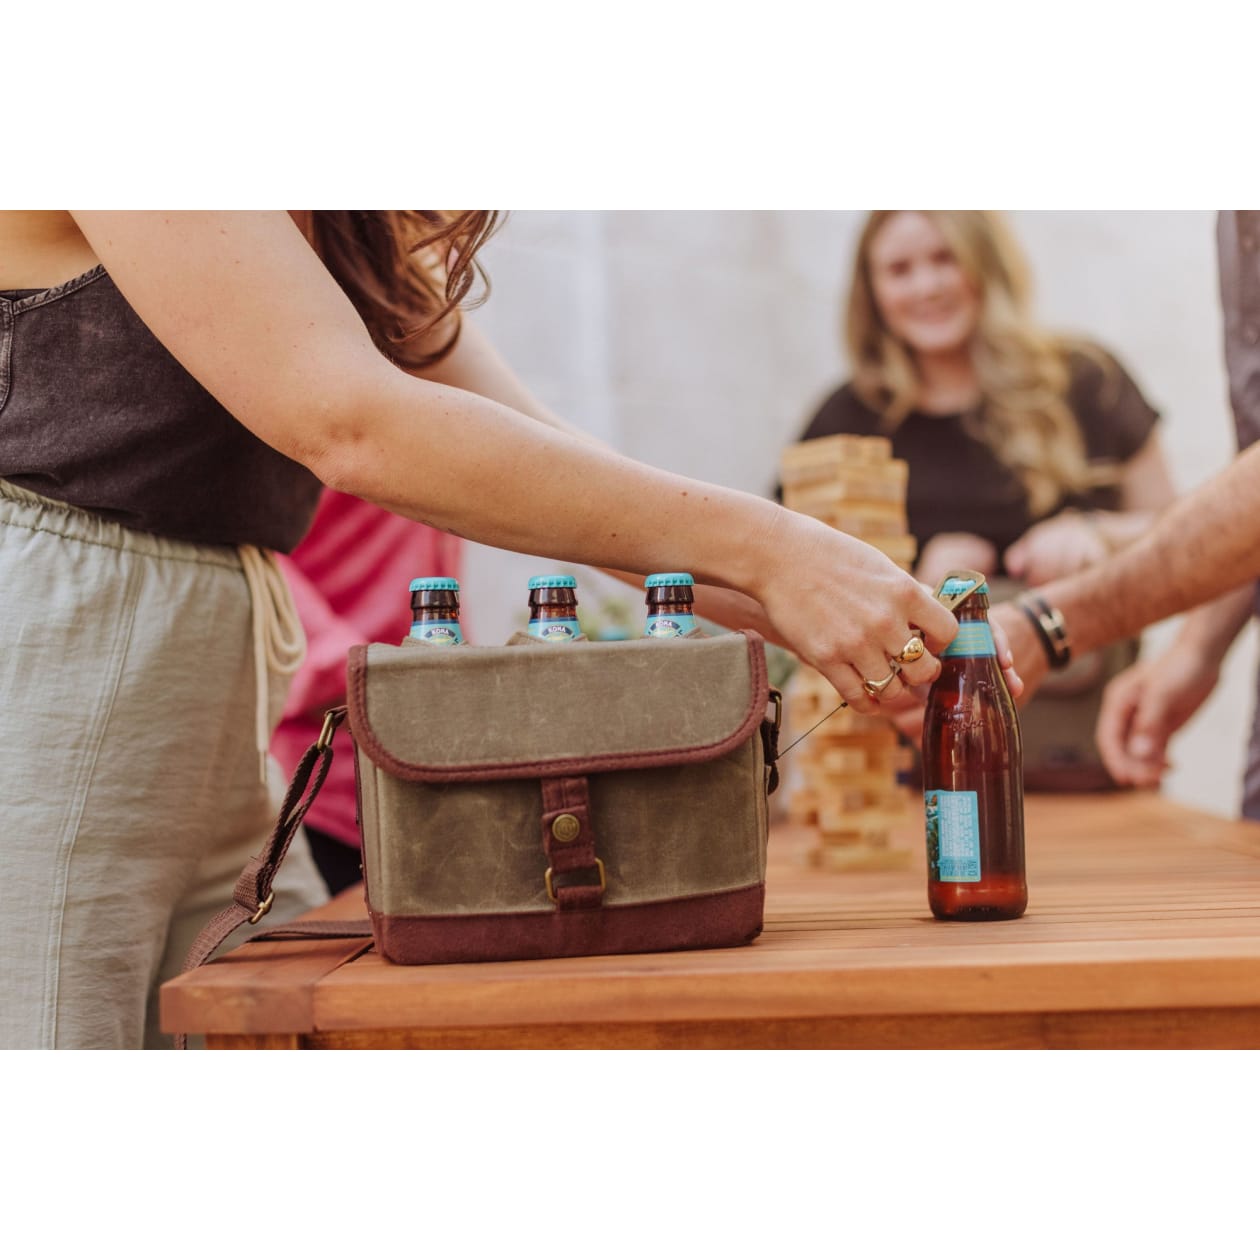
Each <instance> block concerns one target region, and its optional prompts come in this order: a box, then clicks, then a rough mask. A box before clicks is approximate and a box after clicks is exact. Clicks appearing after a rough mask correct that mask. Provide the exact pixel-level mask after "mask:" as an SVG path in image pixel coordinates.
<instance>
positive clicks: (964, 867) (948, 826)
mask: <svg viewBox="0 0 1260 1260" xmlns="http://www.w3.org/2000/svg"><path fill="white" fill-rule="evenodd" d="M923 806H924V813H925V816H926V820H927V854H928V873H929V875H930V877H931V878H932V879H935V880H941V881H944V882H947V883H952V884H974V883H976V882H977V881H978V880H979V879H980V813H979V808H978V806H977V803H976V794H975V793H974V792H944V791H940V790H938V789H933V790H931V791H927V792H924V793H923Z"/></svg>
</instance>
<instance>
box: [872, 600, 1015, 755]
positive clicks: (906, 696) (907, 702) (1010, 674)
mask: <svg viewBox="0 0 1260 1260" xmlns="http://www.w3.org/2000/svg"><path fill="white" fill-rule="evenodd" d="M1004 606H1005V607H1009V605H998V607H999V608H1000V607H1004ZM989 625H990V626H991V627H992V630H993V646H994V647H995V648H996V649H997V659H998V664H999V665H1000V666H1001V667H1002V674H1003V676H1004V677H1005V679H1006V685H1007V687H1009V688H1010V692H1011V697H1012V699H1015V700H1018V699H1019V698H1020V697H1021V696H1022V695H1023V694H1024V679H1023V677H1022V675H1021V674H1020V672H1019V670H1018V668H1017V667H1016V664H1015V656H1014V653H1013V651H1012V649H1011V642H1010V639H1009V638H1008V637H1007V633H1006V628H1005V626H1003V624H1002V622H1001V621H1000V620H999V619H997V618H991V619H990V622H989ZM927 696H928V688H927V687H916V688H915V689H914V690H913V691H903V692H902V693H901V694H900V695H899V696H896V697H895V698H894V699H893V700H892V701H890V702H889V703H888V704H885V705H883V707H882V712H883V715H884V717H886V718H888V720H889V721H890V722H892V724H893V725H894V726H895V727H896V728H897V729H898V730H899V731H900V732H901V733H902V734H903V735H905V736H906V737H907V738H908V739H912V740H914V741H915V742H916V743H918V742H919V741H920V740H922V738H923V715H924V713H925V712H926V710H927Z"/></svg>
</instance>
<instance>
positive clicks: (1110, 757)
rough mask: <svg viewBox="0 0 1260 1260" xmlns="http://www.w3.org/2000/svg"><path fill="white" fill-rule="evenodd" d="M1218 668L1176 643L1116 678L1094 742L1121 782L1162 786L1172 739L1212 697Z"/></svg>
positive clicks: (1108, 690) (1106, 693)
mask: <svg viewBox="0 0 1260 1260" xmlns="http://www.w3.org/2000/svg"><path fill="white" fill-rule="evenodd" d="M1219 677H1220V672H1219V669H1218V668H1216V667H1215V666H1214V665H1213V664H1211V663H1209V662H1205V661H1204V660H1203V658H1202V657H1201V656H1199V655H1198V654H1196V653H1194V652H1190V651H1187V650H1185V649H1184V647H1178V646H1177V645H1174V646H1173V647H1172V648H1170V649H1169V650H1168V651H1166V652H1164V653H1163V654H1162V655H1161V656H1158V657H1156V658H1155V659H1153V660H1142V661H1138V662H1137V664H1135V665H1131V666H1130V667H1129V668H1128V669H1126V670H1125V671H1124V672H1123V673H1121V674H1117V675H1116V676H1115V678H1113V679H1112V680H1111V682H1109V683H1108V684H1107V688H1106V690H1105V691H1104V692H1103V700H1102V708H1101V710H1100V711H1099V714H1098V726H1097V728H1096V731H1095V739H1096V740H1097V742H1098V751H1099V752H1100V753H1101V754H1102V759H1103V764H1104V765H1105V766H1106V767H1107V770H1108V772H1109V773H1110V775H1111V777H1112V778H1113V779H1115V780H1116V782H1117V783H1127V784H1130V785H1132V786H1133V787H1158V786H1159V783H1160V780H1161V779H1162V778H1163V775H1164V771H1165V770H1167V769H1168V768H1169V761H1168V741H1169V740H1170V739H1171V738H1172V736H1173V735H1174V734H1176V732H1177V731H1179V730H1180V729H1181V728H1182V726H1184V725H1185V724H1186V722H1188V721H1189V720H1190V718H1191V717H1192V716H1193V715H1194V714H1195V712H1196V711H1197V710H1198V708H1199V706H1200V705H1201V704H1202V703H1203V702H1204V700H1206V699H1207V698H1208V696H1209V695H1211V693H1212V690H1213V688H1214V687H1215V686H1216V683H1217V679H1218V678H1219Z"/></svg>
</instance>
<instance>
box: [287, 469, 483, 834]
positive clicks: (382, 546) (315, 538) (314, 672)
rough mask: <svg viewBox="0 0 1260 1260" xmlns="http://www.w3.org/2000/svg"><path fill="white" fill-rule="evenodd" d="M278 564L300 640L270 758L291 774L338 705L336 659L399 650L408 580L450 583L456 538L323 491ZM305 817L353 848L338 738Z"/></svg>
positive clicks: (344, 744)
mask: <svg viewBox="0 0 1260 1260" xmlns="http://www.w3.org/2000/svg"><path fill="white" fill-rule="evenodd" d="M278 559H279V562H280V567H281V568H282V569H283V570H284V575H285V577H286V578H287V579H288V582H289V586H290V588H291V589H292V591H293V600H294V603H295V604H296V605H297V611H298V616H299V617H300V618H301V620H302V625H303V627H305V629H306V636H307V641H308V642H307V653H306V660H305V661H303V663H302V667H301V668H300V669H299V670H298V672H297V674H296V675H294V678H293V684H292V686H291V687H290V689H289V698H288V702H287V703H286V705H285V709H284V716H283V718H282V719H281V721H280V725H279V726H278V727H277V728H276V732H275V734H274V736H273V737H272V741H271V751H272V753H274V754H275V757H276V760H277V761H279V762H280V764H281V766H283V767H284V770H285V773H286V774H288V775H291V774H292V773H293V770H294V768H295V767H296V766H297V763H298V762H299V761H300V760H301V757H302V754H303V753H304V752H305V751H306V750H307V748H308V747H310V745H311V744H313V743H314V742H315V740H316V739H317V738H318V737H319V732H320V727H321V726H322V725H323V720H324V710H325V709H327V708H331V707H332V706H333V705H337V704H343V703H344V702H345V695H346V653H347V652H348V651H349V650H350V648H352V647H353V646H354V645H355V644H356V643H400V642H401V641H402V640H403V639H404V638H405V637H406V636H407V633H408V632H409V631H410V629H411V595H410V593H409V591H408V589H407V588H408V586H409V585H410V583H411V580H412V578H417V577H453V578H458V577H459V565H460V540H459V539H458V538H454V537H452V536H451V535H450V534H444V533H442V532H441V531H440V530H436V529H433V528H431V527H430V526H428V525H419V524H417V523H416V522H415V521H409V520H406V519H405V518H404V517H401V516H395V515H394V514H393V513H392V512H386V511H385V510H384V509H382V508H378V507H376V506H375V505H374V504H371V503H365V502H364V501H363V500H362V499H356V498H353V497H352V496H350V495H347V494H339V493H337V492H336V491H333V490H327V489H325V490H324V491H323V493H322V494H321V495H320V500H319V506H318V508H317V510H316V512H315V519H314V521H313V522H312V524H311V528H310V530H309V532H308V533H307V534H306V536H305V537H304V538H303V539H302V541H301V542H300V543H299V544H298V545H297V547H295V548H294V550H293V553H292V555H288V556H284V555H281V556H279V557H278ZM465 634H467V628H466V627H465ZM306 819H307V821H308V822H309V823H310V824H311V826H312V827H315V828H317V829H318V830H320V831H325V832H327V833H328V834H329V835H331V836H336V837H337V839H339V840H344V841H345V842H346V843H347V844H351V845H354V846H356V847H358V845H359V844H360V843H361V840H360V837H359V829H358V826H357V825H356V823H355V798H354V751H353V748H352V745H351V743H350V740H349V739H348V738H347V737H346V735H345V733H344V731H342V732H339V733H338V735H337V738H336V740H335V741H334V748H333V760H332V767H331V769H330V770H329V772H328V778H327V779H326V780H325V781H324V786H323V788H322V790H321V791H320V794H319V796H318V797H316V799H315V803H314V805H312V806H311V808H310V811H309V812H308V813H307V815H306Z"/></svg>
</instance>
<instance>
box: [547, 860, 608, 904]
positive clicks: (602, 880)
mask: <svg viewBox="0 0 1260 1260" xmlns="http://www.w3.org/2000/svg"><path fill="white" fill-rule="evenodd" d="M595 865H596V866H597V867H599V891H600V892H601V893H602V892H603V891H604V890H605V889H606V888H607V887H608V880H607V878H606V877H605V875H604V863H603V861H602V859H600V858H596V859H595ZM543 883H544V884H545V885H546V886H547V896H548V897H550V898H551V900H552V902H553V903H554V904H556V905H559V904H560V903H559V901H558V900H557V898H556V889H555V885H553V884H552V882H551V867H550V866H549V867H547V871H546V874H544V875H543ZM583 887H590V888H594V887H595V885H594V884H590V885H583Z"/></svg>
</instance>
